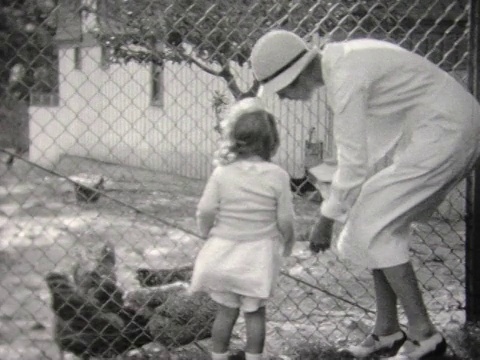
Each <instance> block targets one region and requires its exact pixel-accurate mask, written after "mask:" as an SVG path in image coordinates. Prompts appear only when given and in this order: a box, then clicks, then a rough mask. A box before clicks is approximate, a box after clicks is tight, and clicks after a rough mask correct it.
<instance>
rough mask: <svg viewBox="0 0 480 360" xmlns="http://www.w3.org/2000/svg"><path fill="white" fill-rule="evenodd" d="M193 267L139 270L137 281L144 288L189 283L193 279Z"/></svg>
mask: <svg viewBox="0 0 480 360" xmlns="http://www.w3.org/2000/svg"><path fill="white" fill-rule="evenodd" d="M192 272H193V267H192V266H191V265H187V266H182V267H177V268H174V269H147V268H139V269H137V280H138V282H139V283H140V285H142V286H144V287H149V286H162V285H167V284H171V283H174V282H177V281H189V280H190V278H191V277H192Z"/></svg>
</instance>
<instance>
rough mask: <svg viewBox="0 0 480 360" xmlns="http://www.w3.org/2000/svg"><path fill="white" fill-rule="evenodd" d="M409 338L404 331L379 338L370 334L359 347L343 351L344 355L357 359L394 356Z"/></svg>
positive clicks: (355, 346)
mask: <svg viewBox="0 0 480 360" xmlns="http://www.w3.org/2000/svg"><path fill="white" fill-rule="evenodd" d="M406 339H407V336H406V335H405V333H404V332H403V331H398V332H396V333H394V334H392V335H387V336H378V335H375V334H370V335H368V336H367V338H366V339H365V340H364V341H362V342H361V343H360V344H359V345H354V346H351V347H349V348H347V349H344V350H342V353H346V354H347V355H350V356H353V357H355V358H369V357H371V356H377V355H388V356H391V355H394V354H396V353H397V351H398V349H400V347H401V346H402V345H403V343H404V342H405V340H406Z"/></svg>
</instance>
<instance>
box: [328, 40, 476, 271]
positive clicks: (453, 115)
mask: <svg viewBox="0 0 480 360" xmlns="http://www.w3.org/2000/svg"><path fill="white" fill-rule="evenodd" d="M322 73H323V77H324V81H325V85H326V89H327V96H328V101H329V104H330V106H331V108H332V110H333V112H334V137H335V141H336V143H337V150H338V152H337V158H338V169H337V171H336V172H335V174H334V176H333V180H332V186H331V191H330V195H329V198H328V200H327V201H325V202H324V203H323V204H322V207H321V211H322V214H323V215H325V216H327V217H330V218H333V219H336V220H339V221H342V222H344V223H345V226H344V228H343V231H342V232H341V233H340V236H339V239H338V250H339V252H340V255H342V256H343V257H345V258H347V259H350V260H352V261H353V262H355V263H357V264H359V265H363V266H367V267H369V268H385V267H391V266H395V265H400V264H403V263H406V262H408V261H409V245H410V238H411V229H410V224H411V223H412V221H421V220H424V219H426V218H428V217H429V215H430V214H431V213H432V212H433V211H434V210H435V208H436V207H437V206H438V205H439V204H440V202H441V201H442V200H443V199H444V197H445V196H446V194H447V193H448V192H449V191H450V190H451V189H452V187H453V186H455V184H457V183H458V182H459V181H460V180H461V179H462V178H463V177H464V176H465V175H466V174H467V173H468V172H469V171H470V170H471V169H472V167H473V166H474V163H475V161H476V159H477V158H478V157H479V155H480V141H479V139H480V105H479V104H478V102H477V101H476V99H475V98H474V97H473V96H472V95H471V94H469V93H468V92H467V91H466V90H465V89H464V88H463V87H462V86H461V85H460V84H459V83H458V82H457V81H456V80H455V79H454V78H453V77H451V76H449V75H448V74H447V73H446V72H444V71H443V70H441V69H440V68H438V67H437V66H435V65H434V64H432V63H430V62H429V61H427V60H426V59H424V58H422V57H421V56H418V55H415V54H413V53H411V52H408V51H406V50H404V49H401V48H400V47H398V46H395V45H392V44H388V43H385V42H381V41H376V40H353V41H349V42H344V43H337V44H331V45H328V46H327V47H326V49H325V51H324V53H323V57H322Z"/></svg>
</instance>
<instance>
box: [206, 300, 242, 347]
mask: <svg viewBox="0 0 480 360" xmlns="http://www.w3.org/2000/svg"><path fill="white" fill-rule="evenodd" d="M217 306H218V309H217V315H216V316H215V321H214V322H213V327H212V343H213V352H214V353H217V354H223V353H226V352H227V351H228V346H229V344H230V337H231V336H232V330H233V326H234V325H235V322H236V321H237V318H238V314H239V310H238V309H234V308H229V307H226V306H224V305H221V304H218V305H217Z"/></svg>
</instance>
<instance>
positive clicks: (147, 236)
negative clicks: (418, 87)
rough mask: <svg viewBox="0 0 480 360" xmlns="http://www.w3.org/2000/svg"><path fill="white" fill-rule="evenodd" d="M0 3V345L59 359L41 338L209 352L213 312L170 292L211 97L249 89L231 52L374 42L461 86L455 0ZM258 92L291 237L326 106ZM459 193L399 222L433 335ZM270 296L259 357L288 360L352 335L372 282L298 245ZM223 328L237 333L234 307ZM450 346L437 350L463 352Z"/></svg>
mask: <svg viewBox="0 0 480 360" xmlns="http://www.w3.org/2000/svg"><path fill="white" fill-rule="evenodd" d="M0 4H1V5H0V15H1V17H2V23H3V25H2V27H1V30H0V34H1V36H2V42H1V45H0V47H1V51H0V116H1V118H0V126H1V131H0V133H1V134H0V147H1V148H2V150H1V153H0V156H1V158H2V160H3V161H4V165H2V166H1V167H0V172H1V177H0V182H1V185H2V187H1V188H0V191H1V193H2V197H1V200H0V226H1V232H2V240H1V243H0V259H1V262H0V319H1V320H0V358H2V359H5V360H10V359H57V358H58V356H59V355H58V350H60V351H61V352H67V353H73V354H75V355H77V356H79V357H81V356H83V358H88V357H89V356H92V357H94V356H97V357H100V358H113V357H114V356H123V358H136V359H144V358H145V359H146V358H149V357H148V356H157V357H154V358H168V356H173V355H172V354H176V356H177V358H191V359H201V358H202V357H204V358H208V357H207V355H206V354H207V352H208V348H209V345H208V338H209V337H210V325H211V321H212V319H213V317H212V316H213V313H214V307H213V306H212V303H211V301H210V300H209V299H208V297H204V296H199V297H196V298H190V297H188V296H186V290H185V283H186V282H188V279H189V276H190V272H191V265H192V263H193V261H194V259H195V255H196V253H197V252H198V250H199V249H200V247H201V246H202V241H201V240H200V239H199V237H198V236H197V235H196V227H195V222H194V215H195V208H196V202H197V201H198V199H199V196H200V194H201V191H202V189H203V186H204V183H205V179H206V178H207V177H208V175H209V174H210V172H211V170H212V165H211V155H212V153H213V151H214V150H215V148H216V144H217V141H218V140H219V133H218V121H219V120H220V119H221V117H222V115H223V113H224V110H225V108H226V106H228V104H231V103H232V102H233V101H235V100H237V99H240V98H242V97H245V96H251V95H252V94H254V93H255V91H256V86H257V85H256V84H255V82H254V81H253V76H252V73H251V70H250V68H249V64H248V62H247V59H248V56H249V52H250V49H251V47H252V45H253V44H254V42H255V41H256V40H257V39H258V38H259V37H260V36H261V35H262V34H264V33H265V32H266V31H267V30H269V29H273V28H283V29H289V30H292V31H294V32H296V33H297V34H299V35H300V36H302V37H304V38H305V39H306V40H308V41H310V42H315V43H317V44H318V45H319V46H321V45H322V44H325V43H327V42H329V41H340V40H344V39H351V38H356V37H368V38H377V39H383V40H387V41H390V42H394V43H397V44H399V45H401V46H403V47H405V48H407V49H409V50H412V51H414V52H417V53H419V54H421V55H423V56H425V57H427V58H428V59H430V60H431V61H433V62H434V63H436V64H437V65H439V66H440V67H442V68H443V69H444V70H446V71H448V72H449V73H450V74H451V75H452V76H454V77H455V78H456V79H458V81H459V82H461V83H463V84H465V86H467V83H468V80H469V78H468V70H469V69H468V57H469V35H470V28H471V25H470V23H469V11H470V3H469V2H468V1H466V0H459V1H453V2H452V1H447V0H434V1H430V2H425V1H419V0H416V1H406V0H405V1H403V0H402V1H398V0H385V1H378V0H362V1H356V0H332V1H312V0H306V1H283V0H282V1H278V0H276V1H273V0H261V1H249V0H244V1H233V0H232V1H218V0H217V1H215V0H211V1H206V0H200V1H198V0H197V1H193V0H180V1H168V0H140V1H139V0H135V1H134V0H103V1H95V0H58V1H54V0H14V1H2V2H1V3H0ZM267 105H268V106H269V107H270V108H271V109H272V111H273V113H274V114H275V115H276V116H277V119H278V122H279V128H280V137H281V147H280V150H279V153H278V155H277V156H276V158H275V159H274V161H275V162H277V163H278V164H280V165H281V166H282V167H284V168H285V169H287V170H288V172H289V174H290V176H291V180H292V181H291V184H292V191H293V192H294V193H295V207H296V212H297V224H296V225H297V230H298V233H299V234H301V233H303V232H305V231H306V230H307V229H308V227H309V226H310V225H311V224H312V222H313V221H314V219H315V216H316V215H317V213H318V206H319V202H320V201H321V195H320V194H318V192H317V191H316V188H315V187H314V186H313V184H312V181H313V180H312V179H311V178H310V177H309V174H308V171H307V170H308V168H309V167H311V166H314V165H316V164H318V163H319V162H321V161H323V160H324V159H325V158H328V157H332V156H334V155H335V149H334V145H333V142H332V134H331V132H332V116H331V113H330V112H329V109H328V108H327V106H326V95H325V94H324V93H323V91H322V90H320V91H319V92H318V94H317V95H316V96H315V98H314V99H313V100H312V101H311V102H309V103H297V102H293V101H283V102H280V101H279V100H278V99H274V98H271V99H270V98H269V99H267ZM464 189H465V184H463V183H462V184H460V185H459V186H458V187H457V188H455V190H454V191H453V192H452V193H451V194H449V196H448V197H447V199H446V200H445V201H444V203H442V205H441V206H440V208H439V209H438V211H437V212H436V213H435V215H434V216H433V217H432V219H431V221H430V222H428V223H427V224H423V225H416V226H415V228H414V231H415V234H416V240H415V242H414V245H413V247H412V259H413V263H414V265H415V267H416V268H417V269H418V277H419V280H420V284H421V287H422V290H423V292H424V296H425V300H426V304H427V306H428V309H429V311H430V313H431V315H432V320H433V322H434V323H435V325H437V326H438V327H439V328H440V329H441V330H442V331H443V332H445V333H455V332H456V331H458V330H459V329H461V328H462V327H463V325H464V323H465V311H464V310H465V291H464V289H465V269H464V267H465V248H464V239H465V216H466V214H465V200H466V195H465V191H464ZM268 309H269V310H268V325H267V333H268V335H267V346H266V351H267V353H268V354H269V355H270V356H271V357H272V358H280V357H281V356H283V358H284V359H285V358H292V359H294V358H295V359H297V358H298V359H302V358H306V357H305V356H304V355H301V350H302V349H304V348H305V347H308V346H313V345H311V344H315V346H317V347H318V348H317V351H318V352H317V353H316V355H313V356H314V357H313V358H317V357H318V356H320V355H319V354H320V353H321V350H318V349H322V348H323V349H330V348H339V347H342V346H344V345H346V344H349V343H351V342H354V341H357V340H358V339H361V338H363V337H364V336H365V334H366V333H368V332H369V331H370V328H371V325H372V324H373V321H374V317H375V311H374V298H373V284H372V280H371V278H370V274H369V273H368V272H366V271H361V272H359V271H358V269H356V268H354V267H352V266H351V265H349V264H346V263H342V262H341V261H340V260H339V259H338V258H337V257H336V255H335V253H334V252H331V251H328V252H326V253H325V254H323V255H319V256H312V255H311V254H310V252H309V251H308V247H307V246H306V243H305V242H302V241H299V242H298V243H297V245H296V248H295V250H294V254H293V256H292V257H290V258H289V259H288V260H287V262H286V264H285V267H284V268H283V270H282V276H281V278H280V281H279V284H278V287H277V289H276V292H275V295H274V297H273V299H272V300H271V302H270V303H269V305H268ZM205 339H206V340H205ZM232 342H233V344H234V346H238V347H240V348H241V347H243V344H244V342H245V324H244V322H243V321H242V319H240V320H239V323H238V324H237V326H236V327H235V331H234V334H233V338H232ZM152 344H153V345H152ZM309 344H310V345H309ZM462 344H463V343H462ZM462 344H460V345H458V346H456V347H455V346H452V348H451V349H450V351H451V352H452V353H454V354H455V355H456V356H459V357H462V356H464V357H465V358H471V355H465V353H466V352H467V350H466V349H465V346H463V345H464V344H463V345H462ZM152 354H154V355H152ZM169 354H170V355H169ZM162 356H163V357H162ZM315 356H317V357H315ZM331 356H332V357H331V358H339V357H335V355H334V354H333V355H331ZM469 356H470V357H469ZM150 358H151V357H150ZM322 358H327V357H326V356H325V357H322Z"/></svg>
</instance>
